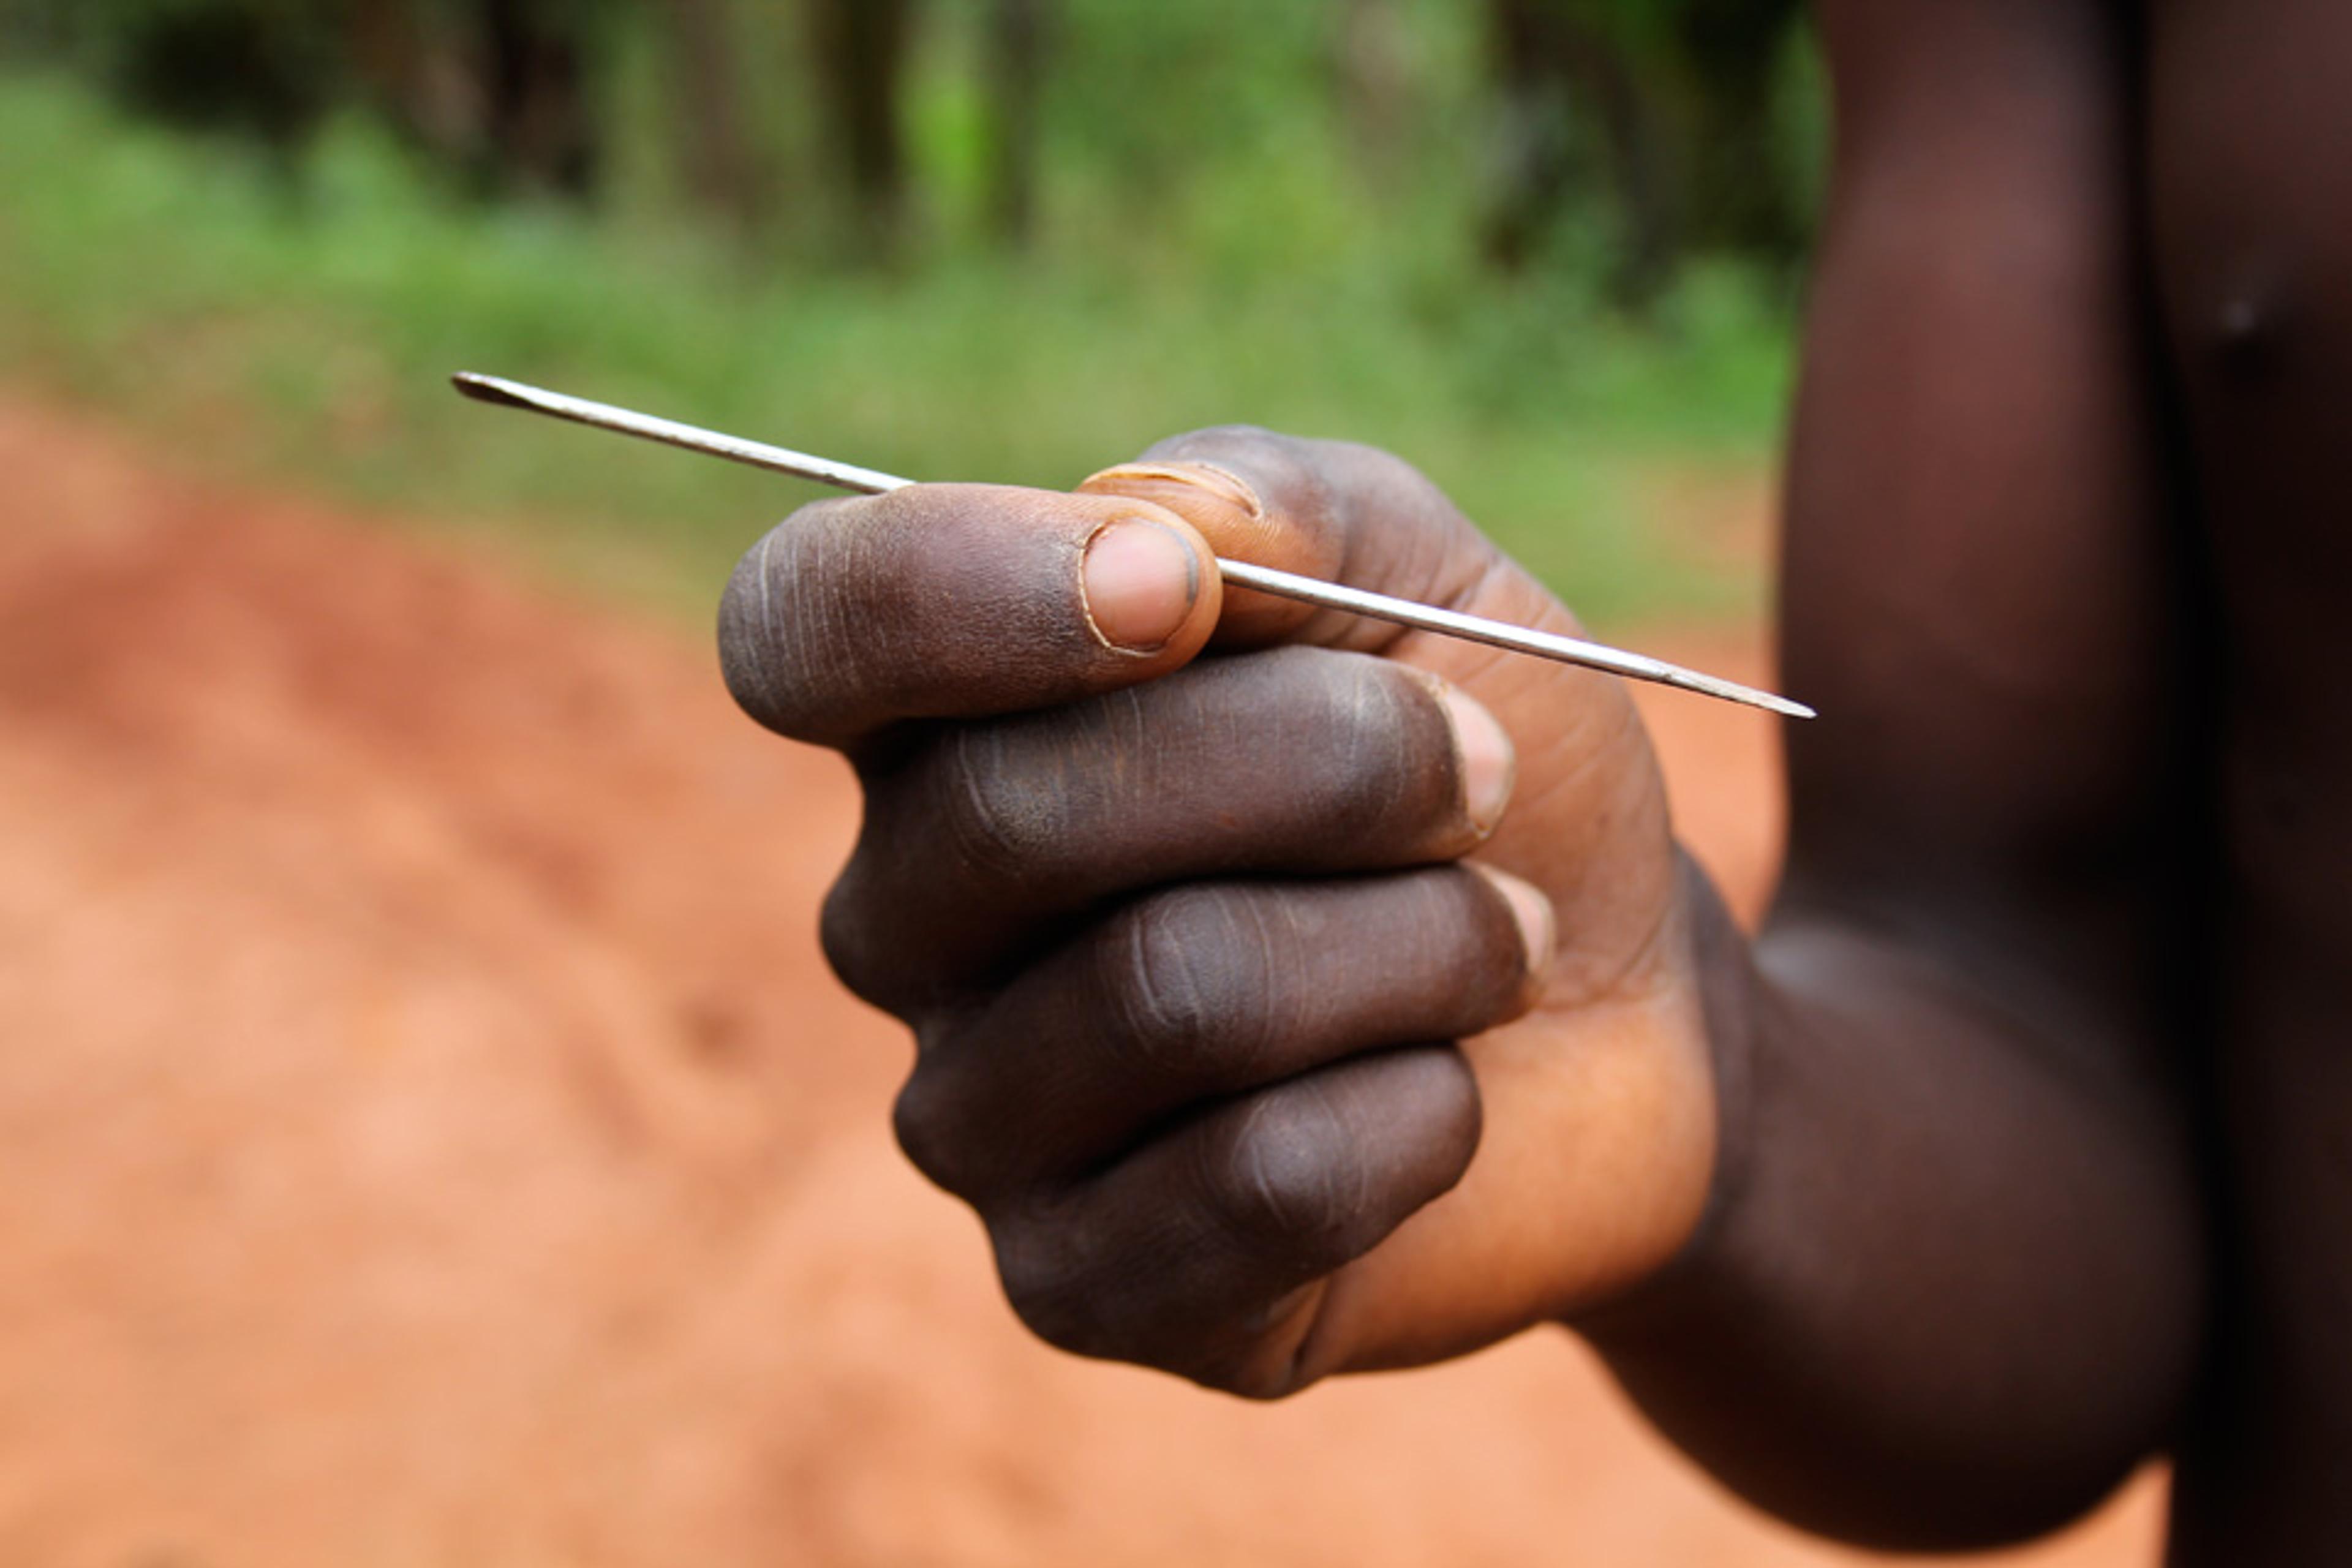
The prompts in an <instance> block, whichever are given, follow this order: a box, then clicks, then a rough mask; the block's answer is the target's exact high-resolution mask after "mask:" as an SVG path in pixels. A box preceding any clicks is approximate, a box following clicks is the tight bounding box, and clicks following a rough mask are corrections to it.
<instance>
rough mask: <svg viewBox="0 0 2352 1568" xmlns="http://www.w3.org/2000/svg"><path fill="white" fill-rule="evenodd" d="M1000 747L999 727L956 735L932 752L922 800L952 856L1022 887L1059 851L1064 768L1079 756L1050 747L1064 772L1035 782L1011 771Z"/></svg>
mask: <svg viewBox="0 0 2352 1568" xmlns="http://www.w3.org/2000/svg"><path fill="white" fill-rule="evenodd" d="M1006 742H1007V731H1006V726H1004V725H1001V724H995V725H991V724H976V725H968V726H965V727H963V728H961V729H960V730H957V731H954V733H953V734H952V735H951V736H950V738H949V740H948V742H947V743H946V744H944V745H943V746H941V747H940V750H939V751H938V752H936V753H935V756H934V762H933V767H932V770H931V777H930V778H929V781H928V793H929V796H930V800H931V804H932V806H933V809H934V810H935V811H936V814H937V818H938V821H939V823H940V828H941V830H942V834H943V837H944V840H945V843H946V846H947V848H948V850H949V851H950V854H951V855H953V856H954V857H955V858H957V859H959V860H961V861H962V862H963V863H964V864H965V865H966V866H967V867H969V868H971V869H973V870H975V871H978V872H981V873H982V874H985V875H990V876H994V877H1000V878H1007V879H1013V880H1014V881H1024V880H1026V879H1029V878H1031V877H1033V876H1035V875H1038V874H1040V873H1041V872H1042V871H1043V870H1044V869H1045V868H1049V867H1050V866H1052V865H1053V864H1055V862H1056V861H1058V860H1059V858H1061V856H1062V855H1063V854H1064V853H1065V852H1066V842H1067V839H1068V836H1069V832H1070V829H1071V826H1072V813H1071V810H1070V801H1069V789H1068V774H1067V768H1066V766H1065V767H1064V768H1063V769H1062V770H1060V771H1058V772H1057V773H1055V776H1050V777H1044V778H1038V777H1032V776H1029V774H1028V773H1027V771H1026V770H1023V769H1021V768H1019V767H1018V765H1017V763H1015V761H1014V758H1013V749H1012V748H1011V747H1010V746H1008V744H1007V743H1006ZM1049 751H1050V752H1052V753H1054V754H1055V755H1056V756H1059V757H1061V758H1062V759H1064V762H1065V764H1066V763H1067V759H1068V758H1069V757H1071V756H1073V755H1077V754H1082V749H1080V748H1075V747H1070V748H1065V747H1053V748H1049Z"/></svg>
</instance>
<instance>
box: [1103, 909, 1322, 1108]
mask: <svg viewBox="0 0 2352 1568" xmlns="http://www.w3.org/2000/svg"><path fill="white" fill-rule="evenodd" d="M1258 903H1259V900H1258V899H1257V898H1256V897H1255V896H1253V895H1252V894H1250V893H1249V892H1247V891H1245V890H1244V889H1239V888H1234V887H1225V886H1210V887H1191V888H1181V889H1175V890H1173V891H1171V892H1168V893H1164V894H1160V895H1159V896H1157V897H1154V898H1151V899H1148V900H1144V901H1142V902H1141V903H1139V904H1138V905H1136V906H1134V907H1133V908H1131V909H1130V910H1128V911H1127V912H1126V913H1125V914H1124V915H1122V916H1121V917H1119V919H1118V921H1117V922H1116V924H1115V926H1114V929H1113V931H1112V933H1111V937H1112V940H1111V941H1110V942H1108V944H1107V949H1106V951H1107V952H1108V959H1107V967H1108V973H1107V974H1106V975H1105V977H1104V984H1105V989H1106V990H1107V991H1108V994H1109V995H1110V997H1111V998H1112V1005H1113V1008H1114V1010H1115V1012H1116V1014H1117V1016H1118V1024H1119V1026H1120V1032H1121V1034H1122V1035H1123V1036H1124V1037H1125V1042H1126V1043H1127V1044H1128V1045H1129V1047H1131V1048H1132V1053H1133V1059H1134V1060H1135V1061H1136V1063H1137V1064H1138V1065H1139V1066H1140V1067H1143V1068H1147V1069H1150V1070H1154V1071H1155V1072H1156V1073H1157V1074H1158V1075H1159V1076H1161V1077H1163V1078H1176V1079H1195V1078H1198V1077H1200V1076H1201V1071H1202V1066H1203V1065H1204V1064H1207V1063H1215V1064H1217V1066H1218V1067H1220V1068H1223V1071H1224V1072H1225V1073H1228V1074H1233V1073H1239V1074H1246V1073H1247V1072H1248V1070H1249V1068H1250V1064H1251V1063H1253V1062H1255V1061H1256V1060H1257V1059H1259V1058H1262V1057H1263V1056H1264V1055H1265V1052H1266V1050H1267V1048H1268V1046H1269V1037H1270V1033H1271V1031H1270V1029H1269V1027H1268V1017H1267V1014H1268V1011H1269V1008H1268V1003H1269V1002H1270V1001H1271V999H1272V998H1271V991H1270V987H1269V985H1268V981H1269V978H1270V977H1271V976H1272V975H1274V974H1275V973H1277V972H1278V970H1279V967H1280V965H1279V963H1278V960H1277V956H1276V954H1275V953H1274V952H1273V951H1272V948H1273V942H1272V938H1271V935H1270V933H1269V931H1268V930H1267V927H1266V924H1265V921H1264V919H1263V918H1262V911H1261V910H1260V909H1259V908H1258Z"/></svg>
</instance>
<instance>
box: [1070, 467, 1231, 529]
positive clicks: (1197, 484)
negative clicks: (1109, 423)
mask: <svg viewBox="0 0 2352 1568" xmlns="http://www.w3.org/2000/svg"><path fill="white" fill-rule="evenodd" d="M1170 485H1181V486H1183V487H1185V488H1187V489H1195V490H1205V491H1206V492H1208V493H1209V494H1210V495H1212V496H1213V497H1215V498H1216V499H1217V500H1222V501H1224V502H1227V503H1229V504H1230V505H1233V506H1237V507H1239V508H1241V509H1242V510H1243V511H1244V512H1245V513H1247V514H1248V515H1249V516H1251V517H1259V516H1262V515H1264V513H1265V502H1264V501H1263V500H1259V499H1258V493H1257V491H1256V490H1255V489H1252V488H1251V486H1250V483H1249V481H1248V480H1247V479H1243V478H1242V477H1241V476H1240V475H1239V474H1235V473H1232V472H1229V471H1228V470H1226V469H1223V468H1218V467H1217V466H1216V465H1215V464H1213V463H1186V462H1173V463H1122V464H1120V465H1119V466H1118V468H1105V469H1104V470H1103V471H1102V472H1101V473H1099V474H1097V475H1095V476H1094V477H1093V478H1091V479H1088V480H1087V482H1086V483H1085V484H1082V485H1080V486H1079V487H1078V489H1081V490H1097V491H1109V492H1112V493H1114V494H1117V493H1123V492H1140V493H1142V494H1145V495H1151V494H1152V491H1154V490H1155V489H1160V488H1161V487H1164V486H1170ZM1152 499H1154V500H1159V499H1160V498H1159V497H1158V496H1156V495H1153V496H1152Z"/></svg>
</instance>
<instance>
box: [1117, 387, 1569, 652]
mask: <svg viewBox="0 0 2352 1568" xmlns="http://www.w3.org/2000/svg"><path fill="white" fill-rule="evenodd" d="M1079 489H1080V490H1081V491H1083V492H1086V493H1090V494H1096V495H1116V496H1122V497H1127V498H1130V499H1134V500H1148V501H1151V502H1153V503H1155V504H1157V505H1160V506H1162V507H1165V508H1167V509H1168V510H1171V511H1172V512H1174V513H1176V514H1177V515H1178V516H1180V517H1181V518H1182V519H1183V520H1184V521H1187V522H1189V523H1191V524H1192V526H1193V527H1194V528H1195V529H1197V530H1199V531H1200V532H1201V533H1202V536H1203V537H1205V538H1206V539H1207V540H1208V542H1209V543H1210V546H1211V547H1212V548H1213V550H1215V551H1216V552H1217V553H1218V554H1220V555H1223V556H1226V557H1228V558H1230V559H1234V560H1238V561H1246V562H1250V563H1254V564H1256V565H1261V566H1272V567H1276V568H1278V569H1279V570H1282V571H1286V572H1295V573H1297V574H1301V575H1303V576H1308V577H1319V578H1323V579H1326V580H1327V581H1333V582H1340V583H1345V584H1349V585H1350V586H1352V587H1358V588H1368V589H1371V590H1373V591H1375V592H1378V593H1384V594H1393V595H1398V596H1400V597H1403V598H1409V599H1417V600H1420V601H1422V602H1423V603H1426V604H1435V605H1443V606H1444V607H1446V608H1449V609H1461V610H1469V611H1472V612H1474V613H1477V614H1486V615H1497V616H1505V617H1507V618H1512V619H1517V620H1520V621H1523V622H1524V621H1531V620H1540V621H1542V622H1544V623H1545V624H1547V625H1549V626H1557V627H1559V629H1562V630H1566V629H1568V628H1569V627H1570V626H1572V625H1573V623H1572V621H1570V618H1569V617H1568V616H1567V613H1566V612H1565V611H1564V610H1562V609H1561V608H1560V607H1559V605H1558V604H1557V602H1556V601H1554V600H1553V599H1552V598H1551V596H1550V595H1549V594H1547V593H1545V592H1544V591H1543V589H1542V588H1541V587H1539V586H1538V585H1537V584H1535V583H1534V582H1533V581H1532V580H1530V579H1528V578H1527V577H1526V575H1525V574H1523V573H1521V572H1519V571H1518V569H1517V567H1516V566H1514V565H1513V564H1512V563H1510V562H1509V561H1508V560H1507V558H1506V557H1504V556H1503V554H1502V553H1501V552H1499V551H1497V550H1496V547H1495V546H1494V544H1493V543H1492V542H1489V541H1488V540H1487V539H1486V536H1485V535H1484V534H1482V533H1480V532H1479V531H1478V530H1477V529H1476V528H1475V527H1474V526H1473V525H1472V524H1471V523H1470V521H1469V520H1468V519H1466V518H1465V517H1464V516H1463V515H1462V513H1461V512H1460V511H1459V510H1457V509H1456V508H1455V507H1454V504H1453V502H1451V501H1450V500H1447V499H1446V498H1445V495H1444V492H1443V491H1441V490H1440V489H1438V488H1437V487H1436V486H1435V485H1433V484H1432V483H1431V482H1430V481H1429V480H1428V479H1425V478H1424V477H1423V475H1422V474H1421V473H1420V472H1419V471H1418V470H1417V469H1415V468H1412V465H1410V464H1408V463H1406V462H1404V461H1403V460H1402V459H1401V458H1395V457H1392V456H1391V455H1390V454H1388V453H1386V452H1382V451H1380V450H1377V449H1376V448H1373V447H1362V446H1357V445H1354V444H1352V443H1348V442H1341V441H1311V440H1303V439H1298V438H1296V437H1286V436H1277V435H1276V434H1274V433H1272V432H1271V431H1266V430H1259V429H1255V428H1251V427H1248V426H1224V427H1222V428H1218V429H1213V430H1202V431H1198V432H1195V433H1193V434H1192V435H1189V436H1179V437H1175V438H1173V439H1172V440H1168V441H1163V442H1161V443H1160V445H1158V446H1156V447H1152V448H1151V450H1150V451H1149V452H1147V453H1145V454H1144V455H1143V456H1142V457H1141V458H1138V459H1137V460H1136V461H1134V462H1131V463H1123V464H1121V465H1119V466H1118V467H1117V468H1107V469H1105V470H1104V471H1103V472H1101V473H1099V474H1097V475H1095V476H1094V477H1093V478H1092V479H1088V480H1087V482H1086V483H1085V484H1084V485H1081V486H1080V487H1079ZM1401 636H1402V633H1400V632H1399V631H1398V630H1397V629H1396V628H1395V627H1393V626H1386V625H1384V624H1383V623H1380V622H1375V621H1366V620H1364V619H1362V618H1361V617H1359V616H1349V615H1345V614H1341V613H1338V612H1332V611H1318V610H1317V609H1315V608H1314V607H1313V606H1311V605H1301V604H1297V603H1296V602H1294V601H1291V600H1287V599H1280V598H1276V597H1274V596H1272V595H1265V594H1258V593H1253V592H1250V591H1248V590H1246V589H1239V588H1236V589H1233V590H1230V591H1229V592H1228V594H1227V595H1226V597H1225V602H1224V608H1223V618H1222V619H1221V621H1220V622H1219V625H1218V630H1217V640H1218V642H1219V643H1220V644H1222V645H1223V646H1226V647H1257V646H1263V645H1265V644H1266V643H1271V642H1277V641H1287V642H1308V643H1318V644H1322V645H1325V646H1329V647H1348V648H1351V649H1355V650H1358V651H1362V652H1385V651H1388V650H1389V646H1390V645H1391V644H1392V643H1394V642H1395V641H1396V640H1397V639H1398V637H1401Z"/></svg>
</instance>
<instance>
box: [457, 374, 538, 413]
mask: <svg viewBox="0 0 2352 1568" xmlns="http://www.w3.org/2000/svg"><path fill="white" fill-rule="evenodd" d="M449 384H450V385H452V386H454V387H456V388H457V390H458V392H460V393H461V394H463V395H466V396H467V397H470V398H472V399H473V400H474V401H475V402H477V403H491V404H496V405H499V407H501V408H528V407H530V402H529V401H528V400H527V399H525V398H522V397H520V396H517V395H516V394H515V390H514V388H513V387H512V386H511V385H510V384H508V383H506V382H503V381H500V380H499V378H498V377H497V376H494V375H482V374H478V373H477V372H474V371H470V370H461V371H459V372H457V374H455V375H452V376H451V377H450V378H449Z"/></svg>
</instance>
